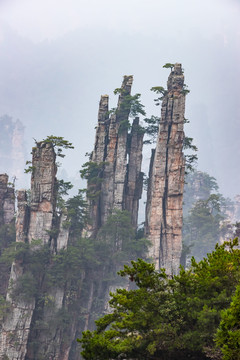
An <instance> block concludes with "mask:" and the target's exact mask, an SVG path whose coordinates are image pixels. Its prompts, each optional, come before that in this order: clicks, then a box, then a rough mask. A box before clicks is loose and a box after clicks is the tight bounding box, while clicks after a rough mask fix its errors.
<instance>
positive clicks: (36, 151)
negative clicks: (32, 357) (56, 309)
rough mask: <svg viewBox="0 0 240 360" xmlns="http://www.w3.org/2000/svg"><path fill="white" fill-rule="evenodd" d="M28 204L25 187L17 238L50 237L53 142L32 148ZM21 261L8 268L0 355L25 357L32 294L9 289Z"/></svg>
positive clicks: (45, 241) (21, 266)
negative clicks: (19, 294) (16, 293)
mask: <svg viewBox="0 0 240 360" xmlns="http://www.w3.org/2000/svg"><path fill="white" fill-rule="evenodd" d="M32 154H33V158H32V170H33V172H32V178H31V204H30V207H29V206H28V205H27V197H26V192H25V191H19V192H18V215H17V220H16V242H27V243H31V242H32V241H33V240H42V243H43V244H49V245H50V241H51V235H50V233H49V232H50V230H52V224H53V216H54V210H55V202H56V194H55V189H56V187H55V181H56V180H55V175H56V171H57V168H56V164H55V159H56V155H55V152H54V148H53V146H52V144H50V143H46V142H39V143H37V144H36V147H34V148H33V150H32ZM24 271H25V269H24V264H22V263H21V261H14V262H13V264H12V268H11V275H10V281H9V290H8V293H7V296H6V299H7V301H8V302H9V304H10V305H11V312H10V313H9V314H7V315H6V318H5V319H4V322H3V324H2V325H1V328H0V358H1V359H4V358H6V359H11V360H24V359H25V355H26V352H27V342H28V337H29V332H30V326H31V322H32V316H33V311H34V309H35V298H34V296H33V297H31V298H29V299H28V300H24V299H23V298H21V297H20V298H12V296H11V294H12V289H14V288H15V286H16V285H17V283H18V280H19V279H20V278H21V276H23V275H24Z"/></svg>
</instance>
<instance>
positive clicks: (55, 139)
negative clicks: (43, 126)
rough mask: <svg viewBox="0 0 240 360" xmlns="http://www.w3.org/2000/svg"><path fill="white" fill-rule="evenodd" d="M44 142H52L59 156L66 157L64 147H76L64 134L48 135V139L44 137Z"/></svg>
mask: <svg viewBox="0 0 240 360" xmlns="http://www.w3.org/2000/svg"><path fill="white" fill-rule="evenodd" d="M42 142H45V143H50V144H52V146H53V147H54V150H55V152H56V155H57V156H59V157H65V154H63V153H62V151H63V149H74V146H73V144H72V143H70V142H69V141H68V140H65V139H64V138H63V137H62V136H54V135H50V136H47V137H46V139H43V140H42Z"/></svg>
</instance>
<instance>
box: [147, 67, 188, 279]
mask: <svg viewBox="0 0 240 360" xmlns="http://www.w3.org/2000/svg"><path fill="white" fill-rule="evenodd" d="M184 112H185V94H184V76H183V72H182V68H181V65H180V64H175V66H174V69H173V71H172V72H171V74H170V76H169V78H168V83H167V93H166V95H165V96H164V98H163V101H162V111H161V121H160V128H159V134H158V139H157V145H156V150H155V151H154V152H153V153H152V159H151V167H150V171H149V189H148V197H147V209H146V235H147V238H148V239H149V240H150V242H151V244H152V245H151V248H150V252H149V255H150V256H151V257H152V259H153V261H154V263H155V266H156V268H157V269H159V268H165V269H166V272H167V274H176V273H177V272H178V269H179V265H180V257H181V250H182V201H183V187H184V172H185V170H184V155H183V151H182V149H183V140H184V130H183V125H184Z"/></svg>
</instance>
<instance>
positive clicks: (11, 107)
mask: <svg viewBox="0 0 240 360" xmlns="http://www.w3.org/2000/svg"><path fill="white" fill-rule="evenodd" d="M239 19H240V2H239V0H235V1H234V0H202V1H201V2H200V1H199V0H181V1H179V0H165V1H163V0H121V1H118V0H102V1H98V0H68V1H65V0H41V1H40V0H21V1H19V0H18V1H17V0H6V1H4V0H0V116H1V115H4V114H8V115H9V116H12V117H13V119H14V120H16V119H20V120H21V121H22V123H23V124H24V126H25V141H26V150H27V152H28V153H30V151H31V147H32V146H33V145H34V140H33V138H35V139H37V140H41V139H43V138H44V137H46V136H47V135H51V134H54V135H56V136H64V137H65V138H66V139H68V140H69V141H71V142H73V144H74V145H75V149H74V150H71V151H69V152H68V154H67V157H66V159H64V161H63V167H64V169H65V170H66V172H67V174H68V176H70V177H76V176H78V175H77V173H78V170H79V169H80V168H81V165H82V164H83V163H84V162H85V161H86V158H85V157H84V154H85V153H86V152H90V151H91V150H92V149H93V144H94V136H95V129H94V127H95V126H96V123H97V112H98V103H99V99H100V95H101V94H106V93H107V94H109V95H110V101H111V107H113V106H115V104H116V97H115V96H114V95H113V92H112V91H113V90H114V89H115V88H116V87H120V86H121V81H122V77H123V75H131V74H133V75H134V87H133V94H134V93H136V92H139V93H141V94H142V102H143V103H144V104H145V106H146V111H147V115H149V116H150V115H152V114H154V115H158V114H159V111H160V108H159V107H155V106H154V104H153V103H154V102H153V99H154V94H153V93H151V92H150V91H149V89H150V88H151V87H152V86H158V85H159V86H164V87H165V86H166V81H167V77H168V75H169V71H168V70H167V69H163V68H162V66H163V65H164V64H165V63H166V62H171V63H175V62H181V63H182V65H183V68H184V69H185V82H186V84H187V85H188V87H189V89H190V90H191V92H190V94H189V95H188V96H187V101H186V117H187V118H188V119H189V120H190V121H191V123H190V124H188V125H187V126H186V133H187V135H188V136H191V137H193V138H194V140H195V143H196V145H197V146H198V148H199V153H198V157H199V165H198V168H199V170H202V171H207V172H209V173H210V175H212V176H214V177H216V178H217V181H218V183H219V185H220V191H221V192H222V193H223V194H224V195H225V196H233V195H235V194H237V193H240V171H239V159H240V146H239V133H240V131H239V130H240V125H239V121H240V101H239V98H240V96H239V80H240V67H239V64H240V25H239V24H240V21H239ZM148 157H149V150H146V151H145V158H146V159H145V164H146V162H147V158H148ZM29 158H30V155H29ZM0 170H1V172H2V171H4V169H1V167H0ZM144 170H147V169H146V165H145V169H144ZM17 185H18V184H17Z"/></svg>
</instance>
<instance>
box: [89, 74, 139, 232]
mask: <svg viewBox="0 0 240 360" xmlns="http://www.w3.org/2000/svg"><path fill="white" fill-rule="evenodd" d="M132 82H133V77H132V76H131V75H130V76H124V79H123V82H122V86H121V88H120V89H118V92H119V98H118V104H117V108H116V110H115V112H114V113H113V114H112V115H111V116H110V117H109V111H108V95H104V96H102V97H101V100H100V104H99V112H98V126H97V131H96V138H95V146H94V150H93V152H92V156H91V159H90V161H91V162H92V163H95V165H97V167H98V170H97V171H98V174H97V180H98V181H97V182H96V183H95V184H92V183H91V181H88V194H90V195H91V194H93V195H94V194H97V196H95V197H94V196H93V197H92V198H91V196H89V203H90V218H91V220H92V224H91V226H90V233H91V234H94V235H95V234H96V233H97V232H98V230H99V229H100V228H101V226H102V225H104V224H105V222H106V220H107V218H108V216H109V214H110V213H111V211H112V210H114V209H118V210H127V211H129V213H130V215H131V219H132V224H133V226H134V227H135V228H136V227H137V215H138V202H139V199H140V198H141V194H142V180H143V176H142V172H141V162H142V146H143V132H142V131H141V130H140V126H139V119H138V118H136V119H135V120H134V121H133V124H132V126H131V132H130V133H129V132H128V130H129V126H130V124H129V120H128V118H129V113H130V110H131V95H130V94H131V87H132Z"/></svg>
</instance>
